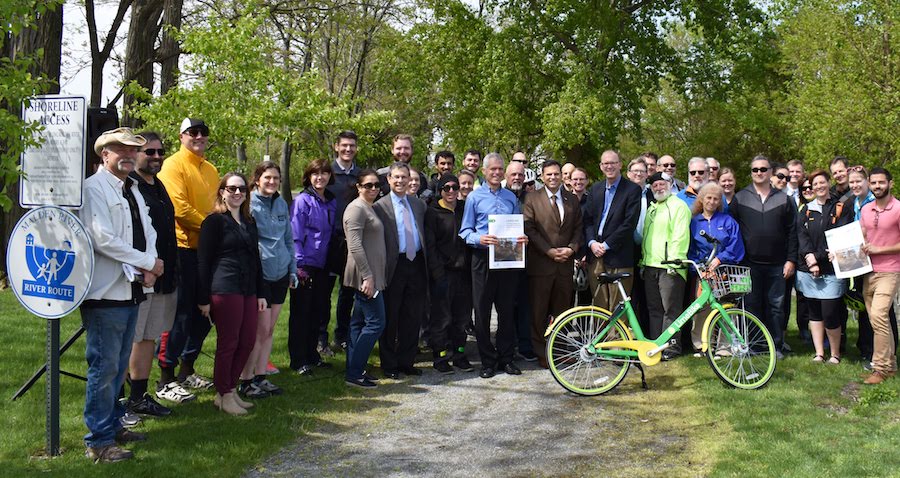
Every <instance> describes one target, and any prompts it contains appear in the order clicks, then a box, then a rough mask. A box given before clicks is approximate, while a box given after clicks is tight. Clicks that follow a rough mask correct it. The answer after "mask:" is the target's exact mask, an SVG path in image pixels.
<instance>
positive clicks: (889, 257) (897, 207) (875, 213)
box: [859, 197, 900, 272]
mask: <svg viewBox="0 0 900 478" xmlns="http://www.w3.org/2000/svg"><path fill="white" fill-rule="evenodd" d="M859 222H860V226H862V229H863V233H865V235H866V242H867V243H869V244H871V245H873V246H893V245H895V244H897V243H900V201H898V200H897V198H894V197H892V198H891V200H890V202H888V204H887V206H886V207H885V208H884V209H881V208H880V207H878V203H875V202H870V203H869V204H866V205H865V206H863V208H862V215H861V217H860V220H859ZM869 258H870V259H871V260H872V270H873V271H874V272H900V254H896V253H895V254H872V255H870V256H869Z"/></svg>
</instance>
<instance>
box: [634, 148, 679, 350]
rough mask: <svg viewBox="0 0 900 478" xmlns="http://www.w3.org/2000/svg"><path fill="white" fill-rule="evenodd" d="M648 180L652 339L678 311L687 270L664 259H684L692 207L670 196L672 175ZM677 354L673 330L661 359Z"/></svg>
mask: <svg viewBox="0 0 900 478" xmlns="http://www.w3.org/2000/svg"><path fill="white" fill-rule="evenodd" d="M660 162H662V160H660ZM649 182H650V189H651V190H652V191H653V198H654V199H655V200H656V202H654V203H653V204H651V205H650V207H649V208H648V209H647V217H646V219H645V221H644V232H643V242H642V245H641V252H642V254H643V258H642V265H643V267H644V275H643V277H644V284H645V290H646V294H647V297H646V300H647V309H648V310H649V311H650V329H649V330H648V333H647V338H650V339H655V338H657V337H659V336H660V335H661V334H662V331H663V330H665V329H666V328H668V327H669V326H670V325H672V322H674V321H675V319H676V318H678V315H679V314H680V313H681V305H682V297H683V296H684V286H685V279H686V275H687V274H686V272H685V270H684V269H683V268H676V267H675V266H673V265H671V264H663V262H665V261H671V260H675V259H681V260H685V259H687V252H688V246H690V242H691V233H690V227H691V211H690V209H688V207H687V205H686V204H685V203H684V201H681V200H679V199H678V198H673V197H672V178H670V177H669V175H668V174H666V173H656V174H654V175H653V176H651V177H650V180H649ZM680 354H681V341H680V338H679V334H675V335H674V336H673V337H672V339H671V340H670V341H669V347H668V348H667V349H666V350H664V351H663V355H662V359H663V360H671V359H672V358H674V357H676V356H678V355H680Z"/></svg>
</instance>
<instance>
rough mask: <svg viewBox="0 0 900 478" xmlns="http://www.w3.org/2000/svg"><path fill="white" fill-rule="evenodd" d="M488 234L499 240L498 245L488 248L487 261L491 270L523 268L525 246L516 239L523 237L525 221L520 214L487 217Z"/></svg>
mask: <svg viewBox="0 0 900 478" xmlns="http://www.w3.org/2000/svg"><path fill="white" fill-rule="evenodd" d="M488 234H491V235H493V236H497V238H498V239H499V244H496V245H494V244H491V246H490V256H489V258H488V259H489V261H490V262H489V266H490V268H491V269H524V268H525V244H520V243H519V242H518V238H519V237H522V236H524V235H525V221H524V220H523V219H522V215H521V214H491V215H489V216H488Z"/></svg>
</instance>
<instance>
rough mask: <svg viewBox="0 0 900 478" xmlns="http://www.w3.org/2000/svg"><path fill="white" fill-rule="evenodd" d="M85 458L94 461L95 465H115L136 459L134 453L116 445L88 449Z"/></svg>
mask: <svg viewBox="0 0 900 478" xmlns="http://www.w3.org/2000/svg"><path fill="white" fill-rule="evenodd" d="M84 456H86V457H88V458H90V459H91V460H93V461H94V463H115V462H117V461H124V460H130V459H131V458H134V453H132V452H131V450H126V449H124V448H119V447H117V446H116V445H106V446H100V447H97V448H91V447H87V449H86V450H85V451H84Z"/></svg>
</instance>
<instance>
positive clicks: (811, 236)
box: [797, 199, 853, 274]
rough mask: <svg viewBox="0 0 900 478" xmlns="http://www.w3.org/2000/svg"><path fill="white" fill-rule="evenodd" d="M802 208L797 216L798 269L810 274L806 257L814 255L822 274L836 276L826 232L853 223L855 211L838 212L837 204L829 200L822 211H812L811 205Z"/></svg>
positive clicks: (816, 209)
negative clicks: (829, 258) (829, 256)
mask: <svg viewBox="0 0 900 478" xmlns="http://www.w3.org/2000/svg"><path fill="white" fill-rule="evenodd" d="M810 204H813V203H808V204H804V205H803V206H800V212H799V214H797V269H798V270H801V271H803V272H809V268H808V267H807V266H806V255H807V254H810V253H811V254H813V255H814V256H815V257H816V262H817V263H818V264H819V271H820V272H821V273H822V274H834V267H833V266H832V265H831V261H829V260H828V252H827V249H828V245H827V244H826V242H825V231H827V230H829V229H834V228H836V227H841V226H844V225H846V224H849V223H850V222H852V221H853V209H852V208H851V209H850V211H849V213H848V212H847V211H845V210H841V211H838V210H837V209H838V208H836V207H835V205H837V202H836V201H835V200H834V199H829V200H828V201H827V202H826V203H825V204H824V205H822V210H821V211H819V210H818V208H815V207H814V208H813V209H815V210H813V209H810V207H809V205H810Z"/></svg>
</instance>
